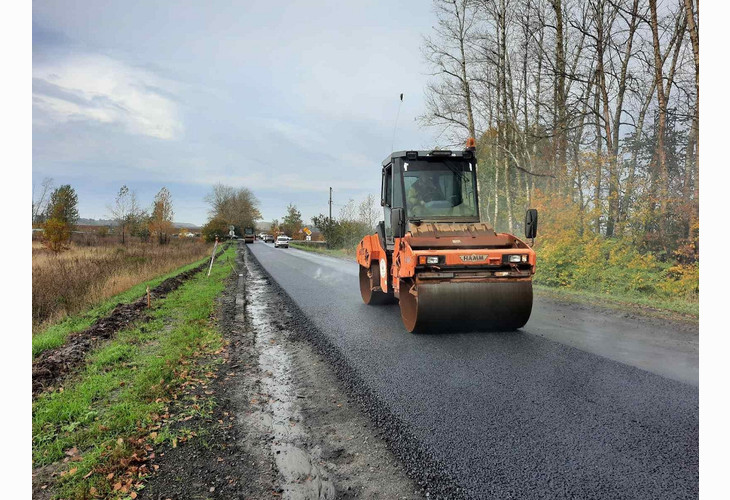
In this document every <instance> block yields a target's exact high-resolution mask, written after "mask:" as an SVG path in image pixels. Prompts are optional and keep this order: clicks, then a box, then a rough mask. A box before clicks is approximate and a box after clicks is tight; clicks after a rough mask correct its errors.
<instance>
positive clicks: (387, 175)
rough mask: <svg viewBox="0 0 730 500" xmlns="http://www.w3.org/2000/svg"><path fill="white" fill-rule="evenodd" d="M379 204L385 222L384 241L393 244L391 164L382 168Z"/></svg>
mask: <svg viewBox="0 0 730 500" xmlns="http://www.w3.org/2000/svg"><path fill="white" fill-rule="evenodd" d="M380 204H381V205H383V212H384V216H385V219H384V223H385V242H386V244H387V245H392V244H393V226H392V223H391V220H390V212H391V208H392V207H393V164H390V165H388V166H386V167H385V168H383V184H382V189H381V193H380Z"/></svg>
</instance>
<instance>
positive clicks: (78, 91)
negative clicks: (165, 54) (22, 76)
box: [33, 55, 183, 140]
mask: <svg viewBox="0 0 730 500" xmlns="http://www.w3.org/2000/svg"><path fill="white" fill-rule="evenodd" d="M33 79H34V85H33V107H34V117H33V118H34V122H35V123H36V124H37V125H41V126H42V125H49V124H56V123H66V122H74V121H92V122H99V123H105V124H118V125H120V126H121V127H123V129H124V130H125V131H127V132H129V133H132V134H139V135H146V136H150V137H156V138H159V139H168V140H169V139H175V138H177V137H179V136H180V135H181V134H182V131H183V127H182V122H181V119H180V112H179V109H178V105H177V103H176V102H175V101H174V100H173V99H172V98H171V97H168V96H169V95H174V92H175V84H174V83H172V82H170V81H169V80H165V79H162V78H159V77H157V76H156V75H155V74H153V73H151V72H149V71H147V70H144V69H140V68H135V67H132V66H129V65H127V64H125V63H123V62H121V61H118V60H115V59H112V58H109V57H106V56H99V55H86V56H73V57H67V58H62V59H60V60H54V61H49V62H45V63H42V64H40V65H38V66H34V68H33Z"/></svg>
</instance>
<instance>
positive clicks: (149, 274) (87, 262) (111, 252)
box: [32, 239, 212, 331]
mask: <svg viewBox="0 0 730 500" xmlns="http://www.w3.org/2000/svg"><path fill="white" fill-rule="evenodd" d="M32 249H33V292H32V293H33V330H34V331H35V330H36V329H37V328H38V327H39V326H41V325H43V326H45V325H48V324H50V323H55V322H56V321H58V320H60V319H62V318H63V317H65V316H67V315H70V314H75V313H78V312H80V311H82V310H84V309H86V308H89V307H91V306H94V305H95V304H98V303H100V302H102V301H104V300H105V299H108V298H109V297H111V296H113V295H116V294H118V293H120V292H123V291H124V290H127V289H129V288H131V287H132V286H134V285H136V284H138V283H142V282H144V281H147V280H150V279H152V278H155V277H157V276H160V275H162V274H165V273H169V272H170V271H173V270H174V269H177V268H178V267H181V266H184V265H186V264H190V263H191V262H194V261H196V260H199V259H202V258H203V257H205V256H206V255H208V254H209V253H210V252H211V250H212V246H211V245H210V244H206V243H203V242H201V241H200V240H197V239H196V240H194V241H189V240H178V241H173V242H171V243H170V244H168V245H154V244H144V243H130V244H127V245H112V246H78V245H75V244H72V246H71V248H70V249H69V250H67V251H65V252H62V253H60V254H58V255H54V254H53V253H52V252H50V251H49V250H48V249H46V248H45V247H44V246H43V245H41V244H40V243H37V242H34V243H33V247H32Z"/></svg>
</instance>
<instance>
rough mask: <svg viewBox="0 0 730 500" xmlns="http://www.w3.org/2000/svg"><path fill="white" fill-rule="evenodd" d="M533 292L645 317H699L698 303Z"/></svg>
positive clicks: (545, 288) (580, 292)
mask: <svg viewBox="0 0 730 500" xmlns="http://www.w3.org/2000/svg"><path fill="white" fill-rule="evenodd" d="M534 288H535V292H536V293H537V294H539V295H543V296H545V297H548V298H551V299H556V300H567V301H571V302H580V303H585V304H599V305H600V306H602V307H606V308H609V309H620V310H623V311H625V310H626V308H631V310H632V311H634V312H636V313H638V314H643V315H645V316H653V317H660V318H667V319H683V320H686V321H693V322H694V321H697V320H698V319H699V316H700V311H699V308H700V306H699V303H698V302H687V301H684V300H663V299H658V298H653V297H640V296H631V295H628V296H620V295H615V294H606V293H598V292H592V291H587V290H574V289H569V288H555V287H550V286H545V285H534Z"/></svg>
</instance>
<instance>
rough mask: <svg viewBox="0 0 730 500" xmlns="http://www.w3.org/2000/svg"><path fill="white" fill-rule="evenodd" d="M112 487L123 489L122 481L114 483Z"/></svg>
mask: <svg viewBox="0 0 730 500" xmlns="http://www.w3.org/2000/svg"><path fill="white" fill-rule="evenodd" d="M112 489H113V490H114V491H117V490H120V489H122V483H114V487H113V488H112Z"/></svg>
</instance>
